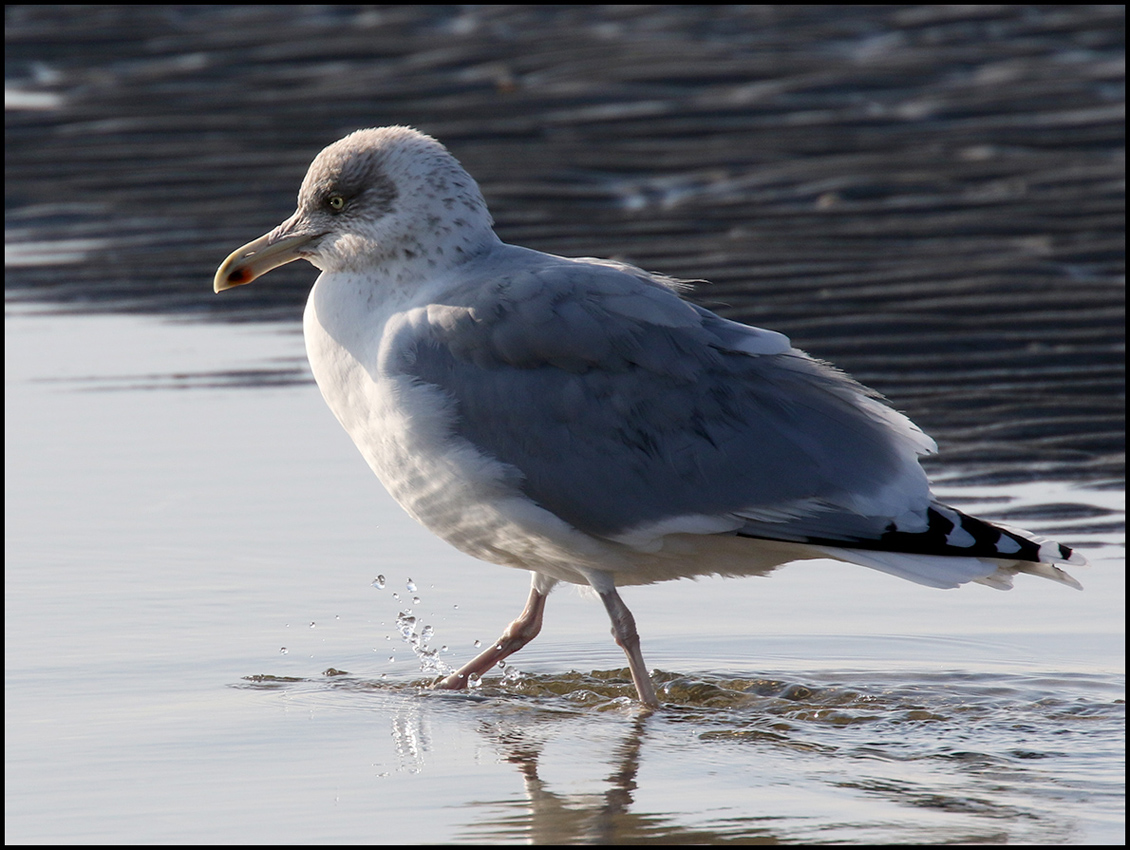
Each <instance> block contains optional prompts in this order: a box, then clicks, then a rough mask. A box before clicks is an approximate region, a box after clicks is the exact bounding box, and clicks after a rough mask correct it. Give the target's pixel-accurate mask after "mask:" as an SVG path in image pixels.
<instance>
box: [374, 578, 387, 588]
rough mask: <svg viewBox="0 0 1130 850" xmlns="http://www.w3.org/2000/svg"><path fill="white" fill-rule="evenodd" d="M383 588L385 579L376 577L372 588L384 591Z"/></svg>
mask: <svg viewBox="0 0 1130 850" xmlns="http://www.w3.org/2000/svg"><path fill="white" fill-rule="evenodd" d="M384 586H385V577H384V576H377V577H376V578H375V579H373V587H375V588H376V589H377V590H384Z"/></svg>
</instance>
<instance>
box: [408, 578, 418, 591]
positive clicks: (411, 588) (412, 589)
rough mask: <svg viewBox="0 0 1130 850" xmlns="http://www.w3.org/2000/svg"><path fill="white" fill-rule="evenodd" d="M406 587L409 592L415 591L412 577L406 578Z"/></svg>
mask: <svg viewBox="0 0 1130 850" xmlns="http://www.w3.org/2000/svg"><path fill="white" fill-rule="evenodd" d="M406 587H407V588H408V592H409V593H415V592H416V582H414V581H412V579H408V584H407V585H406Z"/></svg>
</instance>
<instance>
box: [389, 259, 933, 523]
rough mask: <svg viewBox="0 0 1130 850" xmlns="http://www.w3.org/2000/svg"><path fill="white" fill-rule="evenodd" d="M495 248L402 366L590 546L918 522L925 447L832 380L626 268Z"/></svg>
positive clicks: (785, 349)
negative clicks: (693, 524) (694, 521)
mask: <svg viewBox="0 0 1130 850" xmlns="http://www.w3.org/2000/svg"><path fill="white" fill-rule="evenodd" d="M505 250H506V251H507V252H509V253H508V254H507V255H506V256H505V258H504V259H503V261H502V262H498V258H495V262H492V263H491V264H490V266H491V268H492V269H493V271H490V270H488V269H487V268H485V267H484V269H483V272H482V274H480V275H478V276H476V275H475V273H474V271H473V269H472V271H471V277H470V278H465V279H462V280H461V281H460V285H459V287H458V290H457V292H456V293H455V295H454V296H453V297H452V298H450V299H449V301H448V303H444V304H433V305H431V306H429V307H428V308H427V314H426V320H424V321H417V322H414V323H413V325H414V330H413V333H412V336H411V339H410V340H407V341H405V342H404V344H403V345H402V346H401V348H400V350H401V351H402V356H401V358H400V368H401V369H402V370H403V371H404V372H406V373H407V374H409V375H411V376H413V377H415V378H416V379H418V380H420V381H424V382H427V383H429V384H433V385H435V386H437V387H440V388H441V389H442V390H443V391H444V392H445V393H447V394H448V395H449V396H450V397H451V398H452V399H454V401H455V402H456V409H457V418H456V422H455V425H454V428H455V432H456V433H457V434H458V435H460V436H462V437H464V438H466V439H467V440H469V441H470V442H471V443H473V444H474V445H476V446H477V447H479V448H480V449H481V450H483V451H485V452H487V453H489V454H491V455H493V456H495V457H497V458H498V459H499V460H501V461H503V462H505V463H507V464H510V465H511V466H513V467H514V468H516V469H517V470H519V471H520V473H521V479H522V485H521V486H522V490H523V492H524V493H525V494H526V495H527V496H528V497H529V498H530V499H532V500H533V501H535V502H537V503H538V504H540V505H541V506H542V507H544V508H546V509H548V510H550V511H552V512H553V513H555V514H556V515H558V516H559V517H561V518H563V519H565V520H566V521H568V522H570V523H571V524H573V525H574V526H576V527H577V528H579V529H581V530H583V531H586V532H588V533H590V534H595V535H599V536H604V537H616V536H619V535H624V534H626V533H629V532H630V531H631V530H632V529H637V528H640V527H643V526H647V525H650V524H654V523H662V522H664V521H666V520H670V519H672V518H678V517H703V516H705V517H727V518H729V519H731V520H732V521H733V522H732V526H731V527H732V528H735V529H740V532H741V533H743V534H752V535H756V536H765V537H773V538H777V539H784V540H803V539H810V538H813V537H817V538H823V539H828V540H845V541H846V540H854V539H869V538H875V537H878V536H879V535H881V534H882V533H883V532H884V531H885V530H887V529H889V528H890V527H891V526H892V523H895V524H897V525H899V527H900V528H901V527H904V526H905V527H907V528H908V529H910V528H911V526H913V525H915V524H916V523H917V524H918V525H921V524H922V520H921V517H922V516H924V512H925V510H926V507H927V505H928V504H929V502H930V496H929V488H928V484H927V481H926V477H925V475H924V473H923V471H922V469H921V467H920V466H919V464H918V461H917V458H918V455H920V454H923V453H926V452H929V451H931V450H932V448H933V443H932V441H930V440H929V438H927V437H925V436H924V435H923V434H922V433H921V432H920V431H918V429H917V428H916V427H915V426H913V424H911V423H910V422H909V420H907V419H906V418H905V417H903V416H902V415H901V414H898V413H896V412H895V411H893V410H891V409H890V408H889V407H887V406H886V405H884V404H882V403H881V402H880V401H878V400H877V399H876V398H875V397H874V396H873V395H872V394H870V393H869V392H868V391H867V390H865V389H864V388H863V387H861V386H860V385H859V384H857V383H855V382H854V381H853V380H851V379H850V378H849V377H847V376H846V375H844V374H843V373H841V372H838V371H836V370H834V369H833V368H831V367H829V366H827V365H826V364H823V363H820V362H818V361H816V360H813V359H812V358H810V357H808V356H807V355H806V354H804V353H803V352H801V351H798V350H796V349H794V348H791V347H790V345H789V342H788V339H787V338H786V337H784V336H782V335H781V334H777V333H774V332H772V331H764V330H760V329H757V328H751V327H747V326H744V325H740V324H737V323H735V322H730V321H727V320H725V319H722V318H720V317H718V316H716V315H715V314H713V313H711V312H709V311H707V310H704V309H702V308H699V307H696V306H694V305H691V304H689V303H687V302H685V301H683V300H682V299H681V298H679V296H678V295H677V294H676V293H675V292H674V291H673V288H672V286H671V285H670V284H668V283H667V282H664V281H661V280H657V279H655V278H652V277H649V276H648V275H646V274H645V273H644V272H642V271H640V270H639V269H635V268H633V267H631V266H623V265H619V264H614V263H609V262H605V261H592V260H566V259H562V258H558V257H550V256H548V255H545V254H539V253H537V252H532V251H526V250H525V249H518V248H511V247H506V248H505ZM499 268H505V269H507V270H508V271H507V272H506V273H505V274H502V275H500V274H499V273H498V269H499ZM900 517H901V519H900ZM911 530H913V529H911Z"/></svg>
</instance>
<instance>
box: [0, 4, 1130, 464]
mask: <svg viewBox="0 0 1130 850" xmlns="http://www.w3.org/2000/svg"><path fill="white" fill-rule="evenodd" d="M5 41H6V55H5V60H6V84H7V87H8V89H9V93H10V96H9V104H10V108H9V109H8V111H7V113H6V122H5V215H6V220H5V225H6V233H7V245H8V247H9V251H10V252H11V253H13V254H15V255H16V256H17V258H16V259H15V260H10V262H13V263H14V265H9V267H8V269H7V275H6V295H7V298H8V299H9V301H12V300H20V301H26V300H32V301H35V302H45V303H48V304H52V305H58V306H61V307H65V308H67V309H73V310H82V311H86V310H130V311H145V312H153V313H175V314H178V315H185V314H198V315H200V316H202V317H214V318H217V319H231V318H233V317H238V318H241V319H247V320H256V319H262V318H265V317H271V318H278V317H287V318H293V319H295V320H296V321H297V318H298V316H299V313H300V307H299V305H300V304H301V303H302V301H303V299H304V298H305V293H306V291H307V288H308V286H309V283H310V281H311V279H312V274H311V270H310V269H308V268H304V267H302V264H297V265H295V266H294V267H291V268H288V269H284V270H281V271H280V272H277V273H275V274H273V275H272V279H271V282H270V285H269V286H256V287H251V288H249V289H248V290H247V291H241V292H239V293H233V294H231V295H229V296H226V297H225V298H224V299H218V298H215V297H213V295H212V293H211V292H210V288H209V286H208V281H209V279H210V277H211V274H212V272H213V271H214V268H215V266H216V264H217V263H218V261H219V260H220V259H222V258H223V257H224V256H226V254H227V253H228V252H229V251H230V250H232V249H233V248H234V247H236V246H237V245H239V244H242V243H243V242H244V241H246V240H248V239H250V238H252V237H254V236H257V235H259V234H260V233H262V232H265V231H266V230H267V229H269V228H270V227H272V226H273V225H275V224H276V223H278V222H279V221H281V220H282V219H283V218H284V217H286V216H287V215H288V214H289V213H290V212H291V210H292V208H293V203H294V196H295V194H296V192H297V186H298V184H299V182H300V180H301V177H302V175H303V174H304V172H305V168H306V166H307V164H308V163H309V161H310V159H312V157H313V155H314V154H315V153H317V151H318V150H320V149H321V148H322V147H323V146H325V145H326V144H328V143H329V142H332V141H334V140H336V139H337V138H339V137H340V136H342V135H344V134H345V133H347V132H349V131H351V130H354V129H356V128H358V127H370V126H379V125H384V124H393V123H397V124H410V125H414V126H416V127H418V128H420V129H422V130H424V131H426V132H429V133H431V134H433V135H435V136H436V137H438V138H439V139H440V140H442V141H443V142H444V143H445V144H447V145H448V146H449V147H450V148H451V150H452V151H453V152H454V153H455V154H456V155H457V156H458V157H459V158H460V159H461V160H462V161H463V163H464V165H465V166H466V167H467V168H468V170H469V171H470V172H471V173H472V175H474V176H475V177H476V178H477V179H478V180H479V182H480V183H481V184H482V186H483V189H484V191H485V194H486V197H487V200H488V203H489V204H490V208H491V210H492V212H493V214H494V216H495V218H496V220H497V222H498V231H499V233H500V234H501V235H502V237H503V238H504V239H505V240H507V241H510V242H515V243H518V244H522V245H526V246H529V247H532V248H537V249H540V250H546V251H551V252H555V253H561V254H566V255H574V256H576V255H584V256H604V257H616V258H622V259H625V260H628V261H631V262H633V263H636V264H638V265H640V266H643V267H644V268H647V269H651V270H657V271H662V272H664V273H667V274H670V275H673V276H676V277H683V278H687V279H704V280H709V281H711V282H712V285H710V286H703V287H701V288H700V290H699V293H698V296H697V297H698V298H699V299H700V300H701V301H702V302H703V303H706V304H708V305H709V306H712V307H717V308H718V309H720V310H721V311H722V312H724V313H726V314H727V315H729V316H732V317H736V318H740V319H742V320H745V321H749V322H751V323H755V324H760V325H763V326H767V327H771V328H774V329H777V330H781V331H783V332H785V333H787V334H789V335H790V336H791V337H792V338H793V340H794V343H795V344H797V345H798V346H799V347H801V348H804V349H806V350H808V351H810V352H811V353H813V354H815V355H817V356H819V357H823V358H825V359H829V360H832V361H833V362H835V363H837V364H838V365H840V366H841V367H843V368H845V369H847V370H848V371H849V372H851V373H853V374H855V375H856V376H857V377H858V378H860V379H861V380H863V381H864V382H865V383H867V384H869V385H871V386H874V387H876V388H877V389H879V390H880V391H882V392H884V393H885V394H886V395H888V396H889V397H891V398H892V399H893V400H894V401H895V403H896V404H897V406H899V407H900V408H901V409H903V410H905V411H906V412H908V413H909V414H910V415H911V417H912V418H913V419H914V420H915V421H917V422H918V423H919V424H920V425H921V426H922V427H923V428H924V429H925V430H927V431H928V432H929V433H931V434H933V435H934V436H935V437H936V438H938V439H939V440H940V442H942V444H943V446H944V448H945V450H946V452H947V457H948V458H949V461H950V463H953V464H964V463H967V462H975V463H976V464H977V466H978V468H979V469H980V476H981V477H982V478H983V479H984V480H1009V479H1016V478H1025V477H1032V476H1036V475H1039V476H1044V475H1048V474H1051V475H1055V476H1057V477H1067V478H1072V479H1083V480H1091V481H1095V480H1107V479H1110V478H1111V477H1114V478H1117V477H1119V476H1120V475H1121V472H1122V469H1123V460H1122V457H1123V455H1122V452H1123V451H1124V449H1123V446H1124V430H1123V429H1124V424H1123V423H1124V414H1123V404H1124V401H1123V399H1124V392H1123V386H1124V384H1123V382H1124V339H1125V335H1124V303H1125V301H1124V299H1125V290H1124V271H1125V233H1124V226H1125V217H1124V216H1125V127H1124V119H1125V97H1124V88H1125V59H1124V46H1125V11H1124V7H1123V6H957V7H954V6H897V5H896V6H866V5H865V6H788V7H785V6H743V7H734V6H705V5H696V6H646V5H645V6H423V5H421V6H297V7H278V6H66V7H60V6H18V5H17V6H8V7H6V12H5ZM12 107H14V108H12ZM75 240H91V241H89V242H81V241H80V242H79V243H77V244H78V245H79V246H80V247H78V248H77V249H76V248H75V245H76V242H75ZM13 247H14V248H15V249H16V251H12V249H13ZM78 258H81V259H82V262H76V260H77V259H78ZM60 263H62V264H64V265H63V267H62V268H61V267H60V265H59V264H60ZM304 374H305V373H304V370H303V371H302V372H300V373H299V372H296V374H295V377H298V375H303V376H304ZM249 377H250V379H251V380H254V376H246V375H241V376H233V380H248V379H249ZM262 377H263V379H264V380H272V381H277V380H280V379H285V378H286V376H285V375H278V374H274V375H264V376H262Z"/></svg>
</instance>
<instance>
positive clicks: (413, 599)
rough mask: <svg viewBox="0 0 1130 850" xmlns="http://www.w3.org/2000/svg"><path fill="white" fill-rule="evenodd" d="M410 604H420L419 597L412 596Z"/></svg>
mask: <svg viewBox="0 0 1130 850" xmlns="http://www.w3.org/2000/svg"><path fill="white" fill-rule="evenodd" d="M412 604H413V605H419V604H420V597H419V596H413V597H412Z"/></svg>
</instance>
